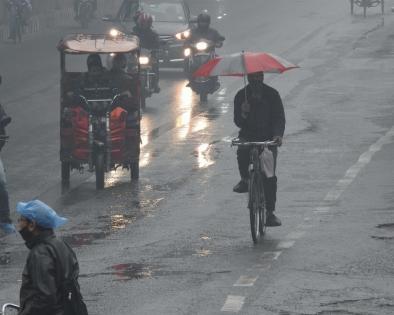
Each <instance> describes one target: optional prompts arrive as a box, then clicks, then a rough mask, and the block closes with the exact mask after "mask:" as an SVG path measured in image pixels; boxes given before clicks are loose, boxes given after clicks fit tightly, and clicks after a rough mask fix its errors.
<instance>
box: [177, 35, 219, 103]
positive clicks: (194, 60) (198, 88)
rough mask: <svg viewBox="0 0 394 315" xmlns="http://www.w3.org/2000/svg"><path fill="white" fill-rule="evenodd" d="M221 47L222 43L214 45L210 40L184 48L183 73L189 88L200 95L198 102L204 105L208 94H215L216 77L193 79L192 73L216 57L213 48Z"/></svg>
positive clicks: (202, 40)
mask: <svg viewBox="0 0 394 315" xmlns="http://www.w3.org/2000/svg"><path fill="white" fill-rule="evenodd" d="M221 46H222V43H221V42H219V43H214V42H212V41H210V40H206V39H200V40H199V41H198V42H196V43H193V44H191V45H189V46H188V47H186V48H185V50H184V56H185V72H186V74H187V76H188V77H189V84H188V87H190V88H191V89H192V90H193V91H194V92H195V93H197V94H198V95H200V102H201V103H206V102H207V101H208V94H213V93H214V92H216V91H217V90H218V89H219V87H220V83H219V81H218V78H217V77H198V78H195V77H193V73H194V72H195V71H196V70H197V69H198V68H200V67H201V66H202V65H203V64H205V63H207V62H208V61H210V60H212V59H214V58H215V57H216V52H215V48H219V47H221Z"/></svg>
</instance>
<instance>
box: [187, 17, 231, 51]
mask: <svg viewBox="0 0 394 315" xmlns="http://www.w3.org/2000/svg"><path fill="white" fill-rule="evenodd" d="M210 25H211V16H210V15H209V14H207V13H200V14H199V15H198V17H197V28H195V29H192V30H191V33H190V36H189V38H188V39H187V40H186V45H190V44H191V43H196V42H198V41H199V40H201V39H207V40H210V41H212V42H214V43H215V45H216V47H217V48H220V47H222V46H223V42H224V41H225V39H226V38H225V37H224V36H223V35H221V34H220V33H219V32H218V31H217V30H215V29H214V28H211V27H210Z"/></svg>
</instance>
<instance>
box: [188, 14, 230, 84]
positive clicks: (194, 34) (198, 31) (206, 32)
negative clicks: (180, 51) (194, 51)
mask: <svg viewBox="0 0 394 315" xmlns="http://www.w3.org/2000/svg"><path fill="white" fill-rule="evenodd" d="M210 25H211V16H210V15H209V14H207V13H200V14H199V15H198V17H197V28H195V29H192V30H191V32H190V36H189V38H188V39H187V40H186V41H185V47H188V46H190V45H191V44H193V43H197V42H199V41H200V40H202V39H205V40H209V41H211V42H213V43H214V44H215V47H216V48H220V47H222V46H223V42H224V41H225V39H226V38H225V37H224V36H223V35H221V34H220V33H219V32H218V31H217V30H215V29H214V28H211V27H210ZM185 61H186V59H185ZM194 70H196V69H194ZM194 70H192V69H189V63H188V62H186V64H185V72H186V73H188V75H189V81H190V82H189V84H188V85H187V86H189V87H191V85H192V83H191V79H192V72H193V71H194ZM214 79H215V87H214V90H217V89H219V87H220V84H219V80H218V78H217V77H215V78H214Z"/></svg>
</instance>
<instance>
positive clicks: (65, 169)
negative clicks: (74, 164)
mask: <svg viewBox="0 0 394 315" xmlns="http://www.w3.org/2000/svg"><path fill="white" fill-rule="evenodd" d="M70 172H71V165H70V162H62V170H61V176H62V181H63V182H68V181H69V180H70Z"/></svg>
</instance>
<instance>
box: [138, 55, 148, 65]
mask: <svg viewBox="0 0 394 315" xmlns="http://www.w3.org/2000/svg"><path fill="white" fill-rule="evenodd" d="M147 64H149V57H146V56H141V57H140V65H147Z"/></svg>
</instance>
